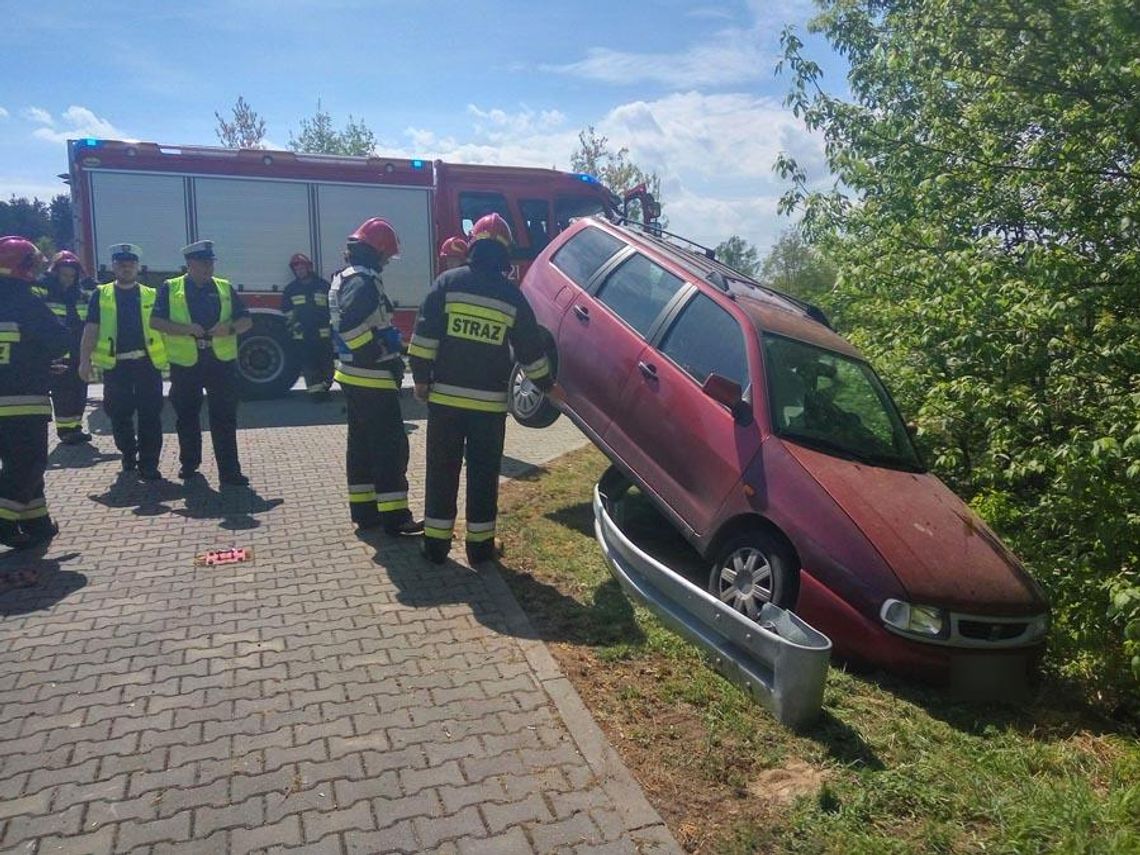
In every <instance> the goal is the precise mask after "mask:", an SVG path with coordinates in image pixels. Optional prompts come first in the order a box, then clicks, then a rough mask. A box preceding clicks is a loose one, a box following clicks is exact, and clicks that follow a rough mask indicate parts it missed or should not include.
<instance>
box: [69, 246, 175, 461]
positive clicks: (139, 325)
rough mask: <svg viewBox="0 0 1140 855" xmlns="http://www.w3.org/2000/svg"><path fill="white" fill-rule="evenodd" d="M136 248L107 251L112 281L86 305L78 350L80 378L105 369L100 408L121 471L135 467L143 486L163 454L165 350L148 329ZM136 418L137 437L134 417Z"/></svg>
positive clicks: (149, 302) (148, 291)
mask: <svg viewBox="0 0 1140 855" xmlns="http://www.w3.org/2000/svg"><path fill="white" fill-rule="evenodd" d="M141 254H142V250H140V249H139V248H138V247H137V246H135V245H134V244H130V243H117V244H115V245H114V246H112V247H111V270H112V271H113V272H114V274H115V281H114V282H109V283H107V284H106V285H100V286H99V288H98V289H97V290H96V292H95V294H94V295H93V296H92V297H91V302H90V303H89V304H88V306H87V323H86V324H85V325H84V327H83V341H82V343H81V344H80V348H79V376H80V377H82V378H83V380H84V381H85V382H87V381H90V379H91V372H92V365H96V366H98V367H99V368H102V369H103V409H105V410H106V411H107V415H108V417H109V418H110V419H111V432H112V433H113V434H114V437H115V447H116V448H117V449H119V452H120V453H121V454H122V455H123V471H124V472H133V471H134V470H135V468H136V466H137V467H138V473H139V477H140V478H142V479H143V480H144V481H157V480H159V479H160V478H161V477H162V475H161V474H160V473H159V471H158V455H159V453H160V452H161V451H162V370H163V369H164V368H166V365H167V363H166V348H165V347H164V345H163V341H162V334H161V333H159V332H158V331H156V330H153V329H151V327H150V317H151V312H152V311H153V310H154V301H155V290H154V289H153V288H148V287H147V286H146V285H140V284H139V281H138V275H139V260H140V256H141ZM136 413H137V414H138V434H137V436H136V433H135V414H136Z"/></svg>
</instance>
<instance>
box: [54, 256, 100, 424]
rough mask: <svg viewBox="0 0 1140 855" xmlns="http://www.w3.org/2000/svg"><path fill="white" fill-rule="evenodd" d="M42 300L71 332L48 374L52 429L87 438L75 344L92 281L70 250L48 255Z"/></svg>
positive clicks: (84, 389) (82, 384)
mask: <svg viewBox="0 0 1140 855" xmlns="http://www.w3.org/2000/svg"><path fill="white" fill-rule="evenodd" d="M40 288H41V289H43V298H44V302H45V303H47V307H48V308H49V309H51V310H52V312H53V313H54V314H55V316H56V317H57V318H59V319H60V320H61V321H63V322H64V324H65V325H66V326H67V329H68V332H70V333H71V347H70V349H69V350H68V352H67V353H66V354H64V356H63V358H62V359H60V360H58V361H57V362H56V364H55V366H54V368H53V371H52V377H51V403H52V409H53V410H55V432H56V435H57V436H58V437H59V441H60V442H62V443H65V444H68V445H72V444H76V443H83V442H90V441H91V434H89V433H87V432H86V431H84V430H83V412H84V410H85V409H86V407H87V381H85V380H84V379H83V378H82V377H80V376H79V344H80V340H81V339H82V337H83V326H84V324H85V323H86V320H87V303H88V301H89V300H90V299H91V294H92V293H93V292H94V288H95V285H94V283H93V282H91V280H89V279H86V278H85V276H84V271H83V265H82V263H81V262H80V261H79V258H78V257H77V256H76V255H75V254H74V253H72V252H68V251H67V250H63V251H62V252H57V253H56V254H55V255H54V256H52V260H51V265H50V266H49V267H48V272H47V274H46V275H45V276H44V277H43V279H42V280H41V281H40Z"/></svg>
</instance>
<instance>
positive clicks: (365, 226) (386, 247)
mask: <svg viewBox="0 0 1140 855" xmlns="http://www.w3.org/2000/svg"><path fill="white" fill-rule="evenodd" d="M357 241H358V242H360V243H363V244H367V245H368V246H370V247H372V248H373V249H374V250H376V251H377V252H378V253H380V254H381V255H382V256H384V258H386V259H388V258H399V257H400V239H399V238H398V237H397V236H396V230H395V229H394V228H392V225H391V224H390V223H389V222H388V221H387V220H383V219H381V218H380V217H372V218H371V219H369V220H365V221H364V222H363V223H361V224H360V225H359V227H357V229H356V231H354V232H353V233H352V234H350V235H349V236H348V242H349V243H354V242H357Z"/></svg>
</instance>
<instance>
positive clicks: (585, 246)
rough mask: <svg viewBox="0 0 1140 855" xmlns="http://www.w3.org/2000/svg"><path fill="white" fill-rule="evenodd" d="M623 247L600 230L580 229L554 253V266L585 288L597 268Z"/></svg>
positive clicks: (611, 236)
mask: <svg viewBox="0 0 1140 855" xmlns="http://www.w3.org/2000/svg"><path fill="white" fill-rule="evenodd" d="M623 246H625V244H624V243H622V242H621V241H620V240H618V239H617V238H616V237H614V236H613V235H610V234H607V233H606V232H603V231H602V230H601V229H594V228H588V229H582V231H580V232H578V234H576V235H574V236H573V237H572V238H570V239H569V240H568V241H566V244H565V245H564V246H562V247H561V248H560V249H559V250H558V252H556V253H554V259H553V260H554V266H555V267H557V268H558V269H559V270H561V271H562V272H563V273H565V274H566V275H567V276H569V277H570V278H571V279H573V280H574V281H575V282H577V283H578V284H579V285H581V286H582V287H583V288H585V287H586V283H587V282H589V281H590V277H591V276H593V275H594V274H595V273H596V272H597V271H598V268H599V267H601V266H602V265H603V264H605V263H606V261H607V260H608V259H609V258H610V257H611V256H612V255H613V254H614V253H615V252H617V251H618V250H619V249H621V248H622V247H623Z"/></svg>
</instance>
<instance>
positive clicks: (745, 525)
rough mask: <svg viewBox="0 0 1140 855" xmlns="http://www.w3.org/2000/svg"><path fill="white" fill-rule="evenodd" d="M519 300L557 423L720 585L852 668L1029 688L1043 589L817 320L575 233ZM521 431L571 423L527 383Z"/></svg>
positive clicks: (515, 404)
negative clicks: (643, 500)
mask: <svg viewBox="0 0 1140 855" xmlns="http://www.w3.org/2000/svg"><path fill="white" fill-rule="evenodd" d="M522 288H523V291H524V292H525V293H526V296H527V298H528V299H529V300H530V302H531V305H532V306H533V307H534V311H535V314H536V315H537V317H538V320H539V323H540V324H541V325H542V326H543V327H544V329H545V330H546V331H547V332H548V334H549V336H550V340H551V341H550V344H551V346H552V349H553V350H554V352H555V353H556V356H557V372H558V381H559V383H560V384H561V386H562V388H563V390H564V391H565V403H564V405H563V406H562V411H564V412H565V414H566V415H568V416H569V417H570V418H571V419H573V420H574V422H575V423H576V424H577V425H578V426H579V427H580V428H581V429H582V430H583V431H584V432H585V433H586V434H587V436H589V438H590V439H591V440H593V442H594V443H595V444H597V446H598V447H599V448H601V449H602V450H603V451H604V452H605V453H606V455H607V456H608V457H609V458H610V460H611V461H612V462H613V463H614V464H615V465H616V466H617V467H618V468H619V469H620V470H621V471H622V472H624V473H625V474H626V475H627V476H628V477H629V478H630V479H631V480H632V481H633V483H634V484H636V485H637V486H638V487H639V488H640V489H641V491H642V492H643V493H644V494H646V495H647V496H648V497H649V498H650V499H651V500H652V501H653V503H654V504H655V505H656V506H657V507H658V508H659V510H660V511H661V512H662V513H663V514H664V516H665V517H666V518H667V519H668V520H670V521H671V522H672V523H673V524H674V525H675V526H676V528H677V529H678V530H679V531H680V532H681V533H682V534H683V535H684V537H685V538H686V540H688V541H689V543H690V544H691V545H692V546H693V547H694V548H695V549H696V550H697V552H698V553H700V555H701V556H702V557H703V558H704V560H705V561H706V562H707V565H708V567H709V575H708V587H709V590H710V592H711V593H712V594H714V595H716V596H718V597H720V598H721V599H722V600H723V601H724V602H726V603H729V604H731V605H732V606H734V607H735V608H737V609H738V610H739V611H741V612H743V613H745V614H747V615H749V616H750V617H753V618H755V617H756V615H757V613H758V612H759V609H760V607H761V606H762V605H763V603H764V602H766V601H771V602H774V603H775V604H776V605H779V606H782V607H785V608H790V609H793V610H794V611H795V612H796V613H797V614H798V615H800V616H801V617H802V618H803V619H804V620H806V621H808V622H809V623H811V624H812V625H814V626H816V627H818V628H819V629H820V630H821V631H823V632H825V633H827V634H828V635H829V636H830V637H831V639H832V641H833V643H834V645H835V650H836V652H837V653H838V654H840V655H842V656H845V657H848V658H851V659H855V660H863V661H866V662H871V663H875V664H878V665H882V666H885V667H888V668H892V669H895V670H900V671H905V672H909V673H916V674H923V675H926V676H929V677H934V678H945V677H949V676H953V675H954V674H955V673H956V672H962V671H963V670H966V671H974V670H977V669H978V666H982V665H984V664H987V663H988V664H990V665H993V666H996V667H997V668H998V670H999V671H1000V672H1001V673H1007V672H1011V671H1016V672H1019V673H1022V674H1024V673H1025V672H1026V671H1027V670H1028V667H1029V666H1030V665H1031V664H1032V663H1033V662H1034V661H1035V660H1036V659H1037V657H1038V656H1039V654H1040V652H1041V650H1042V647H1043V645H1044V640H1045V635H1046V632H1047V629H1048V606H1047V603H1046V601H1045V598H1044V596H1043V594H1042V591H1041V589H1040V587H1039V586H1038V585H1037V584H1036V583H1035V582H1034V581H1033V580H1032V579H1031V578H1030V577H1029V576H1028V575H1027V574H1026V573H1025V571H1024V570H1023V569H1022V567H1021V566H1020V564H1019V563H1018V561H1017V559H1016V558H1015V557H1014V556H1013V555H1012V554H1011V553H1010V552H1009V550H1008V549H1006V548H1005V546H1004V545H1003V544H1002V543H1001V541H1000V540H998V538H997V537H996V536H995V535H994V533H993V532H992V531H991V530H990V529H989V528H988V527H987V526H986V525H985V523H983V522H982V521H981V520H980V519H979V518H978V517H977V516H976V515H975V514H974V513H973V512H972V511H971V510H970V509H969V508H968V507H967V506H966V505H965V504H964V503H963V502H962V501H961V500H960V499H959V498H958V497H957V496H956V495H954V493H952V492H951V491H950V490H949V489H948V488H947V487H946V486H945V485H944V484H943V483H942V482H941V481H939V480H938V478H936V477H935V476H934V475H932V474H930V473H929V472H927V471H926V469H925V467H924V466H923V463H922V460H921V458H920V457H919V454H918V452H917V451H916V449H915V447H914V444H913V442H912V440H911V437H910V435H909V433H908V430H907V427H906V425H905V423H904V422H903V420H902V418H901V417H900V415H899V412H898V409H897V407H896V406H895V404H894V402H893V401H892V399H891V397H890V395H889V394H888V392H887V390H886V389H885V388H884V386H883V384H882V382H881V381H880V380H879V378H878V377H877V376H876V374H875V372H874V370H872V368H871V366H870V365H869V364H868V363H867V361H866V360H865V359H864V358H863V357H862V356H861V355H860V354H859V352H858V351H857V350H856V349H855V348H854V347H852V346H851V345H850V344H849V343H848V342H846V341H845V340H844V339H842V338H841V337H840V336H839V335H837V334H836V333H835V332H834V331H833V330H832V329H831V328H830V327H829V326H828V324H827V322H826V318H824V316H823V315H822V313H821V312H819V310H818V309H815V308H814V307H812V306H809V305H808V304H806V303H803V302H801V301H798V300H795V299H794V298H791V297H788V296H787V295H784V294H781V293H779V292H776V291H773V290H771V289H767V288H764V287H762V286H760V285H758V284H757V283H755V282H753V281H751V280H748V279H746V278H745V277H743V276H741V275H740V274H739V273H736V272H735V271H733V270H731V269H730V268H728V267H726V266H724V265H722V264H719V263H718V262H716V261H714V260H712V259H709V258H707V257H705V256H704V255H701V254H698V253H695V252H691V251H689V250H686V249H684V248H681V247H679V246H677V245H675V244H672V243H669V242H667V241H665V240H663V239H661V238H658V237H654V236H652V235H649V234H644V233H642V232H637V231H634V230H632V229H630V228H626V227H623V226H619V225H615V224H613V223H609V222H605V221H601V220H597V219H589V220H582V221H579V222H578V223H577V224H575V225H574V226H573V227H571V228H570V229H568V230H567V231H565V232H564V233H563V234H561V235H560V236H559V237H558V238H557V239H556V240H555V241H554V242H553V243H551V244H550V246H548V247H547V248H546V249H545V250H544V251H543V252H542V253H541V254H540V255H539V257H538V258H537V260H536V262H535V264H534V266H533V267H532V268H531V270H530V272H529V273H528V274H527V276H526V278H525V280H524V282H523V285H522ZM511 407H512V412H513V414H514V415H515V417H516V418H517V419H518V420H519V421H521V422H522V423H523V424H527V425H530V426H535V427H539V426H544V425H546V424H549V423H550V422H552V421H553V420H554V419H555V418H557V416H558V410H555V409H554V408H553V406H552V405H551V404H550V403H549V402H547V401H545V400H544V399H543V398H542V396H541V394H540V393H539V392H538V390H537V389H535V388H534V386H533V385H532V384H530V383H529V381H526V379H525V375H523V374H522V373H521V372H520V371H518V370H516V373H515V376H513V377H512V383H511Z"/></svg>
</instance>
